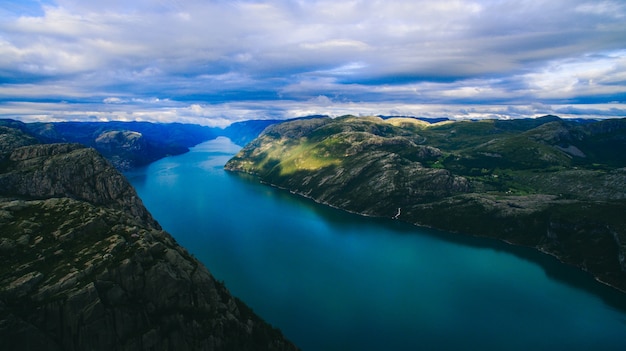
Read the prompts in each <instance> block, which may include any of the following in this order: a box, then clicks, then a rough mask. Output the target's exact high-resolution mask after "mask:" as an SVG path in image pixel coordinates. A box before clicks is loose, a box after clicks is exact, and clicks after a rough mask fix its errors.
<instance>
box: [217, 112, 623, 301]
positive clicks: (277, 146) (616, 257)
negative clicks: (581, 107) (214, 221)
mask: <svg viewBox="0 0 626 351" xmlns="http://www.w3.org/2000/svg"><path fill="white" fill-rule="evenodd" d="M624 150H626V119H612V120H605V121H592V122H590V121H567V120H563V119H560V118H558V117H556V116H545V117H541V118H536V119H522V120H482V121H458V122H452V121H443V122H440V123H432V124H431V123H427V122H425V121H421V120H417V119H413V118H397V117H396V118H387V119H383V118H379V117H354V116H344V117H340V118H335V119H331V118H316V119H308V120H300V121H290V122H285V123H282V124H278V125H273V126H270V127H268V128H267V129H266V130H265V131H264V132H263V133H262V134H261V135H260V136H259V137H258V138H257V139H255V140H253V141H252V142H250V143H249V144H248V145H247V146H246V147H245V148H243V149H242V150H241V152H240V153H239V154H237V155H236V156H235V157H234V158H232V159H231V160H230V161H229V162H228V163H227V164H226V166H225V168H226V169H227V170H231V171H238V172H246V173H251V174H254V175H257V176H258V177H259V178H260V179H261V180H262V181H264V182H267V183H270V184H272V185H275V186H278V187H282V188H286V189H289V190H290V191H292V192H295V193H298V194H300V195H303V196H306V197H310V198H313V199H314V200H316V201H318V202H321V203H324V204H328V205H331V206H334V207H338V208H342V209H345V210H347V211H351V212H357V213H361V214H364V215H370V216H380V217H391V218H397V219H400V220H403V221H407V222H410V223H413V224H416V225H421V226H431V227H436V228H440V229H445V230H450V231H456V232H462V233H467V234H472V235H477V236H487V237H493V238H497V239H501V240H505V241H507V242H510V243H514V244H520V245H526V246H531V247H535V248H538V249H540V250H542V251H544V252H546V253H549V254H552V255H554V256H556V257H558V258H559V259H561V260H562V261H564V262H567V263H570V264H574V265H577V266H579V267H581V268H583V269H585V270H587V271H589V272H591V273H592V274H593V275H594V276H595V277H596V278H597V279H598V280H600V281H602V282H604V283H607V284H610V285H612V286H614V287H616V288H618V289H621V290H623V291H626V217H624V215H623V214H624V213H626V186H625V185H626V153H624Z"/></svg>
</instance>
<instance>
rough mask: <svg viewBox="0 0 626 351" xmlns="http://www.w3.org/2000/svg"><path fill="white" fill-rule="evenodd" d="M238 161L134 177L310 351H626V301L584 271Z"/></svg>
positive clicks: (225, 273) (199, 153)
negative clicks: (417, 223) (373, 214)
mask: <svg viewBox="0 0 626 351" xmlns="http://www.w3.org/2000/svg"><path fill="white" fill-rule="evenodd" d="M238 150H239V147H238V146H237V145H234V144H232V143H231V142H230V141H229V140H228V139H225V138H218V139H216V140H212V141H209V142H206V143H203V144H201V145H199V146H197V147H195V148H193V149H192V150H191V151H190V152H189V153H186V154H183V155H180V156H175V157H168V158H165V159H162V160H160V161H157V162H155V163H153V164H151V165H150V166H148V167H146V168H144V169H140V170H136V171H133V172H129V173H127V174H126V176H127V177H128V178H129V180H130V181H131V183H132V184H133V186H134V187H135V188H136V189H137V191H138V193H139V195H140V196H141V198H142V199H143V201H144V204H145V205H146V207H147V208H148V209H149V210H150V212H152V214H153V215H154V217H155V218H156V219H157V220H158V221H159V222H160V223H161V225H162V226H163V228H164V229H165V230H167V231H168V232H170V233H171V234H172V235H173V236H174V237H175V238H176V240H177V241H178V242H179V243H180V244H181V245H182V246H184V247H186V248H187V249H188V250H189V251H190V252H191V253H192V254H194V255H195V256H196V257H198V258H199V259H200V260H201V261H202V262H204V263H205V264H206V265H207V267H209V269H210V270H211V272H212V273H213V275H214V276H215V277H216V278H217V279H219V280H223V281H224V282H225V283H226V286H227V287H228V288H229V290H230V291H231V292H232V293H233V294H234V295H235V296H238V297H239V298H241V299H242V300H243V301H245V302H246V303H247V304H248V305H249V306H250V307H252V308H253V309H254V310H255V312H257V313H258V314H259V315H260V316H262V317H263V318H264V319H266V320H267V321H268V322H270V323H271V324H273V325H274V326H276V327H278V328H280V329H281V330H282V331H283V333H284V334H285V335H286V336H287V337H288V338H289V339H291V340H292V341H293V342H294V343H296V344H297V345H298V346H300V347H301V348H302V349H303V350H305V351H315V350H325V351H328V350H417V349H422V350H529V349H533V350H546V349H550V350H591V349H593V350H624V349H626V309H624V307H623V303H624V302H626V301H624V300H626V295H624V294H620V293H618V292H616V291H614V290H612V289H611V288H608V287H605V286H603V285H601V284H599V283H596V282H595V281H593V279H591V278H590V277H589V276H587V275H586V274H584V273H582V272H580V271H578V270H577V269H575V268H573V267H568V266H565V265H562V264H559V263H558V262H557V261H556V260H554V259H552V258H551V257H547V256H545V255H542V254H540V253H538V252H535V251H533V250H530V249H525V248H519V247H510V246H508V245H506V244H504V243H499V242H494V241H492V240H484V239H479V238H470V237H466V236H463V235H460V234H449V233H444V232H437V231H434V230H427V229H423V228H417V227H414V226H411V225H408V224H405V223H401V222H398V221H392V220H390V219H374V218H366V217H361V216H357V215H353V214H349V213H345V212H342V211H339V210H335V209H332V208H328V207H326V206H323V205H319V204H316V203H314V202H313V201H310V200H308V199H304V198H301V197H298V196H295V195H292V194H290V193H289V192H287V191H282V190H279V189H274V188H271V187H269V186H267V185H262V184H260V183H259V182H258V180H256V179H254V178H251V177H248V176H245V175H237V174H230V173H227V172H225V171H224V170H223V165H224V164H225V163H226V161H227V160H228V159H229V158H230V157H232V156H233V155H234V154H235V153H236V152H237V151H238ZM620 303H622V306H620Z"/></svg>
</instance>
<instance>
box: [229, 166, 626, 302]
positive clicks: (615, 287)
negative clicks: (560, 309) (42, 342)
mask: <svg viewBox="0 0 626 351" xmlns="http://www.w3.org/2000/svg"><path fill="white" fill-rule="evenodd" d="M224 170H226V171H228V172H232V173H243V174H248V175H251V176H254V177H255V178H256V179H257V180H258V181H259V183H261V184H264V185H269V186H271V187H273V188H276V189H279V190H283V191H288V192H289V193H291V194H294V195H297V196H300V197H303V198H305V199H309V200H312V201H313V202H315V203H317V204H320V205H324V206H328V207H330V208H333V209H337V210H340V211H344V212H346V213H351V214H356V215H359V216H363V217H369V218H380V219H385V218H388V217H384V216H377V215H370V214H366V213H360V212H356V211H351V210H347V209H344V208H341V207H338V206H335V205H332V204H329V203H326V202H323V201H318V200H317V199H315V198H313V197H312V196H309V195H306V194H304V193H300V192H298V191H295V190H291V189H289V188H285V187H281V186H278V185H276V184H272V183H269V182H267V181H264V180H262V179H261V178H260V177H259V176H258V175H257V174H255V173H251V172H245V171H241V170H235V169H227V168H224ZM398 210H400V209H398ZM389 219H391V220H398V221H401V222H403V223H407V224H410V225H412V226H415V227H418V228H426V229H433V230H438V231H443V232H448V233H452V234H458V235H463V236H466V237H472V238H482V239H489V240H494V241H496V242H501V243H504V244H507V245H510V246H512V247H518V248H528V249H532V250H534V251H536V252H538V253H541V254H544V255H546V256H550V257H553V258H555V259H556V260H557V261H558V262H559V263H560V264H563V265H567V266H570V267H573V268H576V269H578V270H579V271H581V272H583V273H586V274H588V275H589V276H590V277H591V278H593V279H594V280H595V281H596V282H598V283H600V284H602V285H604V286H607V287H610V288H612V289H614V290H615V291H617V292H619V293H622V294H626V289H622V288H619V287H617V286H615V285H613V284H611V283H609V282H606V281H604V280H602V279H601V278H600V277H598V276H597V275H596V274H594V273H593V272H591V271H589V270H587V269H585V268H584V267H582V266H579V265H576V264H573V263H568V262H565V261H563V259H562V258H561V257H559V256H558V255H556V254H554V253H552V252H549V251H546V250H544V249H542V248H540V247H537V246H529V245H522V244H517V243H514V242H511V241H508V240H507V239H501V238H495V237H492V236H486V235H477V234H470V233H464V232H460V231H454V230H443V229H439V228H437V227H433V226H429V225H425V224H421V223H412V222H407V221H405V220H402V219H399V218H396V216H392V217H389Z"/></svg>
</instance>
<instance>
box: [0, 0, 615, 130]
mask: <svg viewBox="0 0 626 351" xmlns="http://www.w3.org/2000/svg"><path fill="white" fill-rule="evenodd" d="M312 114H325V115H330V116H339V115H344V114H354V115H407V116H421V117H448V118H454V119H462V118H521V117H536V116H541V115H545V114H556V115H559V116H561V117H564V118H572V117H580V118H614V117H626V1H623V0H604V1H603V0H590V1H587V0H544V1H538V0H474V1H469V0H450V1H448V0H436V1H422V0H406V1H404V0H398V1H394V0H386V1H374V0H372V1H367V0H362V1H358V0H355V1H337V0H330V1H327V0H319V1H318V0H299V1H297V0H294V1H286V0H276V1H263V0H240V1H237V0H235V1H226V0H133V1H129V0H101V1H97V0H12V1H9V0H0V118H14V119H18V120H22V121H25V122H35V121H66V120H85V121H108V120H122V121H130V120H140V121H153V122H183V123H198V124H202V125H210V126H226V125H228V124H230V123H232V122H235V121H241V120H247V119H283V118H292V117H299V116H306V115H312Z"/></svg>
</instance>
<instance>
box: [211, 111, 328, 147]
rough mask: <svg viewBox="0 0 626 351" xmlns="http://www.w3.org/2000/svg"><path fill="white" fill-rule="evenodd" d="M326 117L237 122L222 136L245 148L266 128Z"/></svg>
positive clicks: (227, 128)
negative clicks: (289, 122) (288, 122)
mask: <svg viewBox="0 0 626 351" xmlns="http://www.w3.org/2000/svg"><path fill="white" fill-rule="evenodd" d="M320 117H326V116H322V115H312V116H306V117H299V118H292V119H288V120H284V119H255V120H249V121H242V122H235V123H233V124H231V125H229V126H228V127H226V128H225V129H224V131H223V133H222V134H221V135H223V136H226V137H228V138H229V139H230V140H231V141H232V142H233V143H235V144H237V145H240V146H245V145H246V144H247V143H249V142H250V141H252V140H254V138H256V137H258V136H259V134H261V133H262V132H263V130H265V128H267V127H269V126H271V125H274V124H278V123H282V122H285V121H298V120H306V119H312V118H320Z"/></svg>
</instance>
